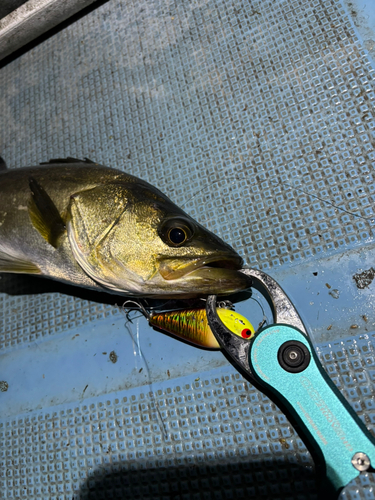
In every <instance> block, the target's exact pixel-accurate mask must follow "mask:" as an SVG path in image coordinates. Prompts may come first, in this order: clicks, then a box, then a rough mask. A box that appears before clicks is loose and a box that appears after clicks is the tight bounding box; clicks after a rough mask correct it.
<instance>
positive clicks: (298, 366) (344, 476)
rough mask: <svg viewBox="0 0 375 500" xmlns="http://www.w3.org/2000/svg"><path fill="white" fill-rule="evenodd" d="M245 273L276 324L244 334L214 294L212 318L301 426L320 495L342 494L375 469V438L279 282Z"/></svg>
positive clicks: (229, 346) (232, 356) (243, 366)
mask: <svg viewBox="0 0 375 500" xmlns="http://www.w3.org/2000/svg"><path fill="white" fill-rule="evenodd" d="M242 272H243V273H244V274H246V275H247V276H249V277H250V278H251V279H252V282H253V287H254V288H256V289H257V290H258V291H259V292H260V293H261V294H262V295H263V296H264V297H265V299H266V300H267V301H268V303H269V305H270V307H271V310H272V313H273V320H274V323H273V324H272V325H269V326H266V327H265V328H261V329H260V330H259V331H257V332H256V334H255V336H254V337H253V338H251V339H242V338H241V337H238V336H237V335H235V334H234V333H232V332H231V331H230V330H229V329H228V328H227V327H226V326H225V325H224V324H223V323H222V322H221V320H220V318H219V316H218V314H217V312H216V296H215V295H211V296H209V297H208V299H207V305H206V311H207V319H208V323H209V325H210V327H211V330H212V332H213V334H214V335H215V337H216V339H217V341H218V343H219V345H220V346H221V348H222V349H223V351H224V354H225V355H226V356H227V358H229V360H230V361H231V363H232V364H233V365H234V367H235V368H237V369H238V370H239V371H240V372H241V373H242V374H243V375H244V376H245V377H246V378H247V379H249V380H250V382H252V383H253V384H254V385H255V386H256V387H257V388H258V389H259V390H261V391H262V392H264V393H265V394H267V396H269V397H270V399H272V400H273V401H274V403H276V404H277V405H278V406H279V407H280V408H281V409H282V411H283V412H284V413H285V414H286V415H287V417H288V418H289V420H290V421H291V423H292V424H293V425H294V426H295V427H296V428H297V429H298V434H299V436H300V437H301V439H302V440H303V441H304V443H305V445H306V446H307V448H308V449H309V451H310V452H311V454H312V456H313V458H314V462H315V466H316V473H317V476H318V486H319V487H320V492H319V498H322V499H323V498H324V499H334V498H338V496H339V494H340V492H341V490H342V489H343V488H344V487H346V486H347V485H348V484H349V483H350V482H351V481H352V480H353V479H355V478H356V476H358V475H359V473H360V472H363V471H368V472H373V471H374V466H375V438H374V437H373V436H372V435H371V434H370V433H369V431H368V430H367V428H366V427H365V425H364V424H363V422H362V421H361V420H360V418H359V417H358V415H357V414H356V413H355V412H354V410H353V409H352V407H351V406H350V405H349V403H348V402H347V401H346V399H345V398H344V397H343V395H342V394H341V393H340V391H339V390H338V389H337V387H336V386H335V384H334V383H333V382H332V380H331V379H330V378H329V377H328V375H327V373H326V372H325V370H324V369H323V367H322V366H321V364H320V361H319V359H318V358H317V356H316V353H315V349H314V347H313V345H312V343H311V342H310V340H309V336H308V333H307V330H306V328H305V326H304V324H303V322H302V320H301V318H300V316H299V314H298V312H297V310H296V308H295V307H294V305H293V304H292V302H291V301H290V299H289V298H288V296H287V295H286V294H285V292H284V291H283V290H282V288H281V287H280V286H279V284H278V283H277V282H276V281H275V280H274V279H272V278H271V277H270V276H268V275H267V274H266V273H264V272H262V271H259V270H255V269H243V270H242Z"/></svg>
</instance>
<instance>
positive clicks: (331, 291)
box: [328, 288, 340, 299]
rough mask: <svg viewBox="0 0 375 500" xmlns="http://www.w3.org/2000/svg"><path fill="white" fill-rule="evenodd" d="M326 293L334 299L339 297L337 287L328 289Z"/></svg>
mask: <svg viewBox="0 0 375 500" xmlns="http://www.w3.org/2000/svg"><path fill="white" fill-rule="evenodd" d="M328 295H330V296H331V297H333V298H334V299H338V298H339V297H340V292H339V290H337V288H334V289H333V290H330V291H329V292H328Z"/></svg>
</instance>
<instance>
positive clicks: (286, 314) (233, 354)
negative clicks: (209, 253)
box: [206, 269, 307, 378]
mask: <svg viewBox="0 0 375 500" xmlns="http://www.w3.org/2000/svg"><path fill="white" fill-rule="evenodd" d="M241 272H242V273H243V274H246V276H249V277H250V278H251V280H252V287H253V288H255V289H256V290H258V291H259V292H260V293H261V294H262V295H263V296H264V298H265V299H266V300H267V302H268V304H269V306H270V307H271V311H272V314H273V320H274V323H275V324H285V325H289V326H293V327H295V328H298V329H299V330H300V331H301V332H302V333H304V334H305V335H306V336H307V331H306V328H305V326H304V324H303V322H302V320H301V318H300V316H299V314H298V312H297V310H296V308H295V307H294V305H293V304H292V302H291V301H290V299H289V297H288V296H287V295H286V293H285V292H284V290H283V289H282V288H281V286H280V285H279V284H278V283H277V282H276V281H275V280H274V279H273V278H271V276H269V275H268V274H266V273H264V272H262V271H259V270H257V269H242V271H241ZM206 311H207V318H208V322H209V325H210V327H211V330H212V331H213V333H214V335H215V337H216V340H217V341H218V343H219V345H220V347H222V348H223V349H224V351H225V352H226V354H227V355H228V356H229V357H230V358H231V361H232V362H233V363H234V366H235V367H237V368H238V367H240V368H241V369H242V370H243V371H245V372H246V373H247V374H248V375H249V376H250V377H251V378H253V376H252V370H251V368H250V365H249V349H250V346H251V341H249V340H245V339H242V338H241V337H238V336H237V335H233V333H232V332H231V331H230V330H228V328H227V327H226V326H225V325H224V323H222V321H221V320H220V318H219V316H218V314H217V313H216V295H210V296H209V297H208V299H207V307H206Z"/></svg>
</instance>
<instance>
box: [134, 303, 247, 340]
mask: <svg viewBox="0 0 375 500" xmlns="http://www.w3.org/2000/svg"><path fill="white" fill-rule="evenodd" d="M143 313H145V311H143ZM217 313H218V315H219V318H220V319H221V321H222V322H223V323H224V325H225V326H226V327H227V328H229V330H231V331H232V332H233V333H235V334H236V335H238V336H240V337H242V338H245V339H250V338H251V337H252V336H253V335H254V333H255V330H254V327H253V325H252V324H251V323H250V321H249V320H248V319H246V318H245V317H244V316H242V315H241V314H239V313H237V312H235V311H232V310H230V309H225V308H220V307H219V308H218V309H217ZM146 317H147V319H148V322H149V324H150V325H151V326H153V327H154V328H158V329H160V330H163V331H165V332H168V333H170V334H172V335H174V336H176V337H178V338H180V339H183V340H185V341H187V342H190V343H191V344H194V345H197V346H201V347H206V348H208V349H220V346H219V344H218V342H217V340H216V338H215V336H214V334H213V333H212V330H211V328H210V326H209V324H208V321H207V315H206V310H205V309H184V310H181V311H167V312H159V313H158V312H151V313H147V316H146Z"/></svg>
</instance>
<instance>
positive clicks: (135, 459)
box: [0, 334, 375, 500]
mask: <svg viewBox="0 0 375 500" xmlns="http://www.w3.org/2000/svg"><path fill="white" fill-rule="evenodd" d="M373 335H375V334H373ZM373 335H370V336H360V337H355V338H352V339H347V340H346V341H343V342H335V343H333V344H322V345H320V346H319V347H318V352H319V357H320V359H321V361H322V362H323V364H324V366H325V368H326V370H327V371H328V373H329V374H330V375H331V377H332V378H333V380H334V381H335V383H336V384H337V386H338V387H340V389H341V391H342V392H343V394H344V395H345V397H346V398H347V399H348V401H349V402H350V403H351V405H352V406H353V408H354V409H355V410H356V411H357V413H358V414H359V415H360V417H361V418H362V420H363V421H364V422H365V423H366V425H367V427H368V428H369V429H370V430H372V431H374V429H375V404H374V396H375V389H374V386H373V380H374V379H375V351H374V348H373V347H372V341H373ZM153 389H154V393H153V394H151V393H150V392H148V391H147V390H145V388H143V389H142V388H141V389H136V390H132V391H123V392H119V393H116V394H108V395H106V396H102V397H98V398H92V399H88V400H86V401H84V402H77V403H76V404H69V405H60V406H57V407H52V408H48V409H46V410H40V411H35V412H31V413H30V414H23V415H18V416H15V417H14V418H9V419H5V420H2V421H0V439H1V445H2V448H1V461H0V467H1V471H2V477H1V481H0V496H1V498H30V499H34V498H35V499H41V498H43V499H46V500H47V499H59V500H61V499H71V498H90V499H91V498H92V499H101V498H150V499H151V498H155V499H159V498H160V499H164V498H176V499H206V498H207V499H216V498H217V499H221V498H236V497H238V498H260V497H263V496H265V497H267V498H285V499H286V498H297V499H298V498H303V499H305V498H309V499H310V498H311V499H313V498H314V499H315V498H317V495H316V490H315V483H314V478H313V475H312V462H311V458H310V455H309V453H308V452H307V450H306V448H305V446H304V445H303V443H302V441H301V440H300V438H299V437H298V436H297V435H296V433H295V431H294V429H293V428H292V427H291V425H290V424H289V422H288V420H287V419H286V418H285V416H284V415H283V414H282V413H281V412H280V411H279V410H278V409H277V408H276V407H275V405H274V404H273V403H272V402H270V401H269V399H268V398H267V397H266V396H264V395H262V394H261V393H259V392H258V391H257V390H256V389H254V388H253V387H252V386H251V385H250V384H248V383H247V382H246V381H244V379H243V378H242V377H241V376H240V375H239V374H238V373H236V372H235V370H234V369H232V368H231V367H227V368H224V369H223V368H220V369H218V370H211V371H210V372H206V373H200V374H199V376H196V375H194V376H193V375H191V376H188V377H183V378H181V379H175V380H174V381H173V382H172V383H171V382H168V381H165V382H161V383H159V384H155V385H154V387H153ZM364 484H365V486H366V488H365V490H366V494H367V496H366V497H365V498H373V496H374V495H375V493H374V489H373V484H374V483H373V482H371V481H369V480H367V483H366V480H364ZM306 491H308V493H306ZM354 494H355V490H354ZM344 498H345V497H344ZM346 498H352V497H351V496H348V495H347V496H346ZM353 498H361V497H355V496H354V497H353Z"/></svg>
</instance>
